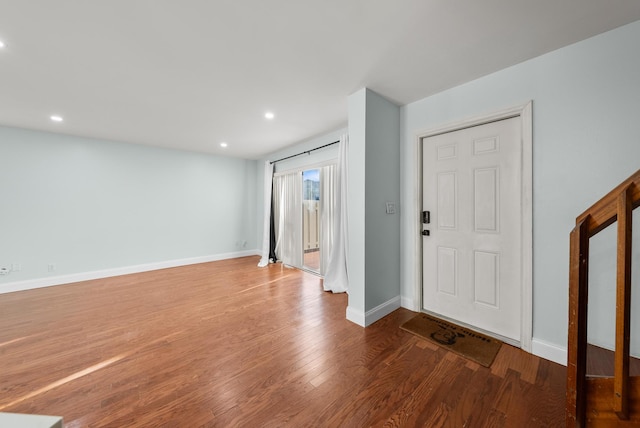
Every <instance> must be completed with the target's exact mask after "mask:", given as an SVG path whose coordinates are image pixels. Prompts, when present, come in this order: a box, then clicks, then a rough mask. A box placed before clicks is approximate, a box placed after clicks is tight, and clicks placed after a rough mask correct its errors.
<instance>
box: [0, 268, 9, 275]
mask: <svg viewBox="0 0 640 428" xmlns="http://www.w3.org/2000/svg"><path fill="white" fill-rule="evenodd" d="M9 273H11V270H9V268H7V267H0V275H9Z"/></svg>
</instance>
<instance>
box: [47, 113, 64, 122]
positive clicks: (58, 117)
mask: <svg viewBox="0 0 640 428" xmlns="http://www.w3.org/2000/svg"><path fill="white" fill-rule="evenodd" d="M50 119H51V121H52V122H62V121H63V120H64V119H62V116H57V115H55V114H54V115H53V116H51V118H50Z"/></svg>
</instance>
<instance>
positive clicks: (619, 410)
mask: <svg viewBox="0 0 640 428" xmlns="http://www.w3.org/2000/svg"><path fill="white" fill-rule="evenodd" d="M617 211H618V251H617V253H618V254H617V256H618V257H617V265H618V266H617V275H616V278H617V283H616V350H615V366H614V374H613V376H614V379H613V410H614V412H616V414H617V415H618V417H619V418H620V419H629V338H630V330H631V329H630V324H631V318H630V317H631V240H632V224H633V213H632V212H633V204H632V196H631V186H629V187H627V188H626V189H624V191H623V192H622V193H621V194H620V196H619V197H618V209H617Z"/></svg>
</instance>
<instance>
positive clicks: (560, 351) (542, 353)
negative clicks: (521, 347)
mask: <svg viewBox="0 0 640 428" xmlns="http://www.w3.org/2000/svg"><path fill="white" fill-rule="evenodd" d="M531 350H532V354H533V355H535V356H538V357H540V358H544V359H545V360H549V361H553V362H554V363H558V364H562V365H563V366H566V365H567V349H566V348H562V347H560V346H558V345H554V344H552V343H549V342H545V341H544V340H540V339H535V338H534V339H532V340H531Z"/></svg>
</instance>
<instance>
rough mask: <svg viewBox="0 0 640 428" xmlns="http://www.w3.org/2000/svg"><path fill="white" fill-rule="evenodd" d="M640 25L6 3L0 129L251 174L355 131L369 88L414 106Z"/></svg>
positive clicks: (500, 0) (544, 5) (580, 15)
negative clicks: (296, 149)
mask: <svg viewBox="0 0 640 428" xmlns="http://www.w3.org/2000/svg"><path fill="white" fill-rule="evenodd" d="M639 19H640V1H638V0H535V1H532V0H482V1H480V0H271V1H264V0H103V1H87V0H58V1H51V0H0V40H3V41H4V42H5V43H6V45H7V46H6V47H5V48H4V49H2V50H0V124H3V125H9V126H17V127H23V128H30V129H38V130H45V131H52V132H60V133H65V134H71V135H79V136H85V137H95V138H102V139H108V140H115V141H124V142H131V143H140V144H148V145H154V146H160V147H173V148H178V149H184V150H193V151H200V152H206V153H217V154H225V155H230V156H238V157H244V158H250V159H254V158H259V157H261V156H262V155H265V154H267V153H270V152H273V151H275V150H277V149H281V148H283V147H285V146H288V145H291V144H293V143H296V142H299V141H301V140H304V139H307V138H309V137H312V136H316V135H318V134H322V133H324V132H328V131H332V130H335V129H337V128H340V127H342V126H345V125H346V123H347V97H348V96H349V95H350V94H352V93H353V92H355V91H357V90H358V89H360V88H363V87H368V88H370V89H372V90H374V91H376V92H378V93H380V94H381V95H383V96H385V97H387V98H388V99H390V100H392V101H394V102H396V103H398V104H399V105H403V104H406V103H409V102H412V101H415V100H418V99H421V98H424V97H426V96H429V95H431V94H434V93H437V92H439V91H442V90H444V89H447V88H450V87H453V86H456V85H458V84H460V83H463V82H467V81H469V80H472V79H475V78H478V77H480V76H483V75H486V74H488V73H491V72H493V71H497V70H500V69H502V68H505V67H507V66H510V65H513V64H516V63H519V62H522V61H524V60H526V59H529V58H532V57H535V56H538V55H541V54H543V53H545V52H549V51H551V50H555V49H558V48H560V47H562V46H566V45H568V44H571V43H574V42H577V41H579V40H583V39H585V38H588V37H591V36H593V35H596V34H599V33H602V32H604V31H607V30H610V29H613V28H616V27H619V26H621V25H624V24H627V23H630V22H633V21H636V20H639ZM267 110H270V111H273V112H274V113H275V114H276V118H275V119H274V120H272V121H268V120H266V119H265V118H264V113H265V112H266V111H267ZM52 114H59V115H61V116H63V117H64V119H65V120H64V122H62V123H57V124H56V123H52V122H51V121H50V120H49V116H50V115H52ZM222 141H226V142H228V143H229V147H228V148H226V149H222V148H221V147H220V146H219V143H220V142H222Z"/></svg>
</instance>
